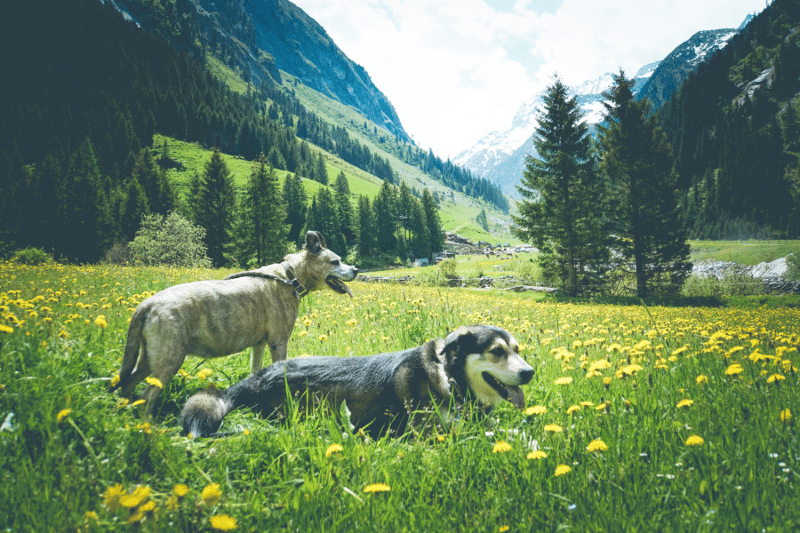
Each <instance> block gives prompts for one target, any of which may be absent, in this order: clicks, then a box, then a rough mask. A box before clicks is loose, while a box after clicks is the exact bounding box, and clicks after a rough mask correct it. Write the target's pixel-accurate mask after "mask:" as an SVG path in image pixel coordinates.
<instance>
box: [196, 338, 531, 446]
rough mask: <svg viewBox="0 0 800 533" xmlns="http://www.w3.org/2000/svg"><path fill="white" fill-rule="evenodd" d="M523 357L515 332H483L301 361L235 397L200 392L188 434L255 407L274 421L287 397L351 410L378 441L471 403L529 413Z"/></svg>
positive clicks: (269, 373) (274, 368)
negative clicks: (419, 418) (419, 417)
mask: <svg viewBox="0 0 800 533" xmlns="http://www.w3.org/2000/svg"><path fill="white" fill-rule="evenodd" d="M518 350H519V345H518V344H517V341H516V339H514V337H513V336H512V335H511V334H510V333H509V332H508V331H506V330H504V329H501V328H498V327H494V326H483V325H476V326H463V327H460V328H458V329H457V330H456V331H454V332H452V333H450V334H449V335H447V337H446V338H444V339H434V340H431V341H428V342H427V343H425V344H423V345H422V346H418V347H416V348H410V349H408V350H403V351H400V352H391V353H382V354H378V355H372V356H366V357H364V356H362V357H297V358H294V359H289V360H285V361H280V362H277V363H275V364H273V365H271V366H269V367H267V368H264V369H262V370H261V371H259V372H257V373H255V374H252V375H251V376H249V377H248V378H246V379H244V380H243V381H240V382H239V383H237V384H236V385H234V386H232V387H230V388H228V389H225V390H218V389H206V390H204V391H201V392H198V393H197V394H195V395H193V396H192V397H191V398H189V400H188V401H187V402H186V405H185V406H184V408H183V413H182V415H181V423H182V425H183V429H184V431H186V432H187V433H190V434H191V435H193V436H195V437H207V436H209V435H212V434H214V433H216V432H217V430H218V429H219V427H220V425H221V424H222V419H223V418H224V417H225V415H227V414H228V413H229V412H230V411H231V410H233V409H236V408H238V407H252V408H254V409H255V410H257V411H260V412H261V413H262V414H263V415H265V416H269V415H271V414H273V413H275V412H279V411H281V410H282V408H283V407H284V406H285V403H286V398H287V396H290V397H291V396H297V395H302V394H304V393H308V394H309V395H311V396H313V397H314V398H324V400H325V401H326V402H327V404H328V405H329V406H330V407H331V408H332V410H333V412H334V413H339V412H340V411H339V410H340V408H341V406H342V402H344V403H345V405H346V407H347V409H348V410H349V411H350V422H351V423H352V424H353V426H354V427H355V428H357V429H358V428H366V429H367V430H368V432H369V433H370V435H372V436H374V437H375V436H379V435H381V434H383V433H384V432H386V431H387V430H389V431H392V432H395V433H402V432H403V431H404V430H405V426H406V423H407V421H408V416H409V414H411V413H413V412H415V411H418V410H421V409H429V408H435V409H438V410H439V412H440V414H441V416H442V417H443V419H445V420H447V419H448V418H449V412H448V411H449V409H451V408H452V407H453V406H460V405H462V404H463V403H464V402H466V401H470V400H472V401H477V402H478V403H479V405H480V407H482V408H483V409H485V410H491V408H493V407H494V406H496V405H498V404H500V403H501V402H502V401H504V400H507V401H509V402H511V403H512V404H513V405H514V406H515V407H517V408H518V409H521V408H522V407H524V405H525V396H524V394H523V393H522V390H521V389H520V387H519V386H520V385H524V384H526V383H528V382H529V381H530V380H531V378H532V377H533V368H532V367H531V366H530V365H529V364H528V363H526V362H525V360H524V359H523V358H522V357H520V355H519V353H518ZM287 387H288V389H289V390H288V391H287ZM287 392H288V394H287Z"/></svg>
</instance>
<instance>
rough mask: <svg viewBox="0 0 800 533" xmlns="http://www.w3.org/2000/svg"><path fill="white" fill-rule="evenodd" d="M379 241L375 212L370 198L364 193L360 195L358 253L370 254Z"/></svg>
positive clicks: (362, 254) (361, 254)
mask: <svg viewBox="0 0 800 533" xmlns="http://www.w3.org/2000/svg"><path fill="white" fill-rule="evenodd" d="M376 243H377V228H376V224H375V213H374V212H373V211H372V206H371V205H370V203H369V198H368V197H367V196H364V195H363V194H362V195H361V196H359V197H358V255H360V256H369V255H370V254H371V253H372V250H373V249H374V248H375V246H376Z"/></svg>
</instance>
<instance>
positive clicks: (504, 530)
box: [497, 526, 511, 533]
mask: <svg viewBox="0 0 800 533" xmlns="http://www.w3.org/2000/svg"><path fill="white" fill-rule="evenodd" d="M510 529H511V528H510V527H509V526H500V529H498V530H497V531H499V532H500V533H506V531H509V530H510Z"/></svg>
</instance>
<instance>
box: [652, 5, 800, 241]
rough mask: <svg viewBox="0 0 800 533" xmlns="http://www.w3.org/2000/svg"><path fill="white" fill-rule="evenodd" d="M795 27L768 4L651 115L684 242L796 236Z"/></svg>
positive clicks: (798, 12) (783, 10)
mask: <svg viewBox="0 0 800 533" xmlns="http://www.w3.org/2000/svg"><path fill="white" fill-rule="evenodd" d="M798 24H800V5H798V3H797V2H796V1H792V0H775V1H774V2H772V3H770V5H769V6H768V7H767V8H766V9H765V10H764V11H762V12H761V13H760V14H759V15H758V16H757V17H756V18H755V19H753V20H752V21H751V22H750V23H749V24H748V25H747V26H746V27H745V28H744V29H743V30H742V31H741V32H739V33H738V34H737V35H736V36H734V37H733V38H732V39H731V41H730V42H729V43H728V45H727V46H726V47H725V48H723V49H722V50H720V51H719V52H717V53H716V54H714V56H712V57H711V58H710V59H709V60H708V61H707V62H705V63H703V64H701V65H700V66H699V67H698V68H697V71H696V72H694V73H693V74H692V75H690V76H689V77H688V78H687V80H686V81H685V82H684V84H683V85H682V87H681V88H680V90H679V91H677V92H676V93H675V94H674V95H673V97H672V99H671V100H670V102H669V103H668V104H666V105H665V106H664V107H662V108H661V109H660V110H659V113H658V117H659V123H660V125H661V126H662V128H663V130H664V132H665V133H666V135H667V139H668V141H669V142H670V144H671V145H672V146H673V148H674V150H675V157H676V170H677V172H678V173H679V175H680V180H679V187H680V189H681V191H682V195H681V204H682V207H683V210H684V212H685V214H686V222H687V229H688V231H689V235H690V236H691V237H693V238H701V239H722V238H745V237H756V238H759V237H761V238H767V237H771V238H774V237H783V238H787V237H788V238H793V237H797V236H798V235H800V122H799V121H798V110H800V97H798V93H799V92H800V76H798V73H799V72H800V33H798V32H797V31H796V28H797V26H798Z"/></svg>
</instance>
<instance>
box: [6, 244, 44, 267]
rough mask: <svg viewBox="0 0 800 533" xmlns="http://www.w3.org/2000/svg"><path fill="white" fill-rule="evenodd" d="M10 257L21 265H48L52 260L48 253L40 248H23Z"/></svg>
mask: <svg viewBox="0 0 800 533" xmlns="http://www.w3.org/2000/svg"><path fill="white" fill-rule="evenodd" d="M12 259H13V261H14V262H16V263H20V264H23V265H49V264H50V263H52V262H53V258H52V257H50V254H48V253H47V252H45V251H44V250H42V249H41V248H23V249H22V250H18V251H17V253H15V254H14V257H13V258H12Z"/></svg>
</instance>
